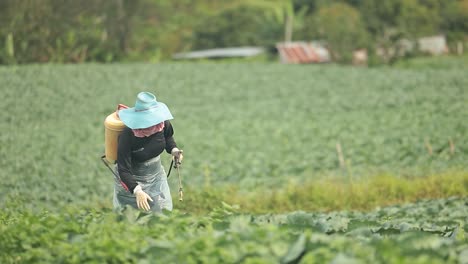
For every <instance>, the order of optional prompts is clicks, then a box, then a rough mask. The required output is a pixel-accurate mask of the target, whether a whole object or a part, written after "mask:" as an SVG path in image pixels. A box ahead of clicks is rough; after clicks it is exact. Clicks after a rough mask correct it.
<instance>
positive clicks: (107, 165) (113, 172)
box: [101, 155, 120, 179]
mask: <svg viewBox="0 0 468 264" xmlns="http://www.w3.org/2000/svg"><path fill="white" fill-rule="evenodd" d="M101 160H102V162H103V163H104V165H106V167H107V168H108V169H109V170H110V171H111V172H112V174H114V175H115V177H117V179H120V177H119V175H117V174H116V173H115V171H114V170H113V169H112V168H111V167H110V165H109V163H108V162H107V161H106V155H103V156H102V157H101Z"/></svg>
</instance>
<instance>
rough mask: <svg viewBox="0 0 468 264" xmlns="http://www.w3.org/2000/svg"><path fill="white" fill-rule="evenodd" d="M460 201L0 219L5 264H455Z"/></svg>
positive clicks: (84, 212)
mask: <svg viewBox="0 0 468 264" xmlns="http://www.w3.org/2000/svg"><path fill="white" fill-rule="evenodd" d="M467 202H468V200H467V199H466V198H465V199H456V198H451V199H445V200H433V201H422V202H420V203H416V204H407V205H403V206H393V207H387V208H382V209H376V210H374V211H371V212H368V213H363V212H354V211H350V212H346V211H342V212H330V213H319V212H317V213H306V212H300V211H299V212H294V213H289V214H283V215H271V214H269V215H245V214H239V213H238V212H236V209H235V208H233V207H232V206H230V205H227V204H224V205H222V206H221V207H218V208H217V209H215V210H213V212H212V213H210V214H207V215H205V216H202V217H194V216H190V215H187V214H183V213H181V212H178V211H175V212H172V213H168V212H167V213H165V214H145V213H141V212H138V211H135V210H133V209H131V208H126V209H125V210H123V211H121V212H119V213H118V214H115V213H112V212H108V211H101V212H99V211H95V210H89V209H85V208H70V209H68V210H64V211H62V212H61V213H50V212H47V211H44V212H42V213H38V214H34V213H31V212H29V211H16V212H14V213H11V212H8V211H4V210H2V212H0V231H1V233H2V236H0V247H1V248H2V251H1V252H0V261H1V262H2V263H38V262H49V263H50V262H61V263H62V262H64V263H84V262H91V263H102V262H111V263H152V262H154V260H155V259H157V260H158V262H165V263H218V262H225V263H324V262H345V263H350V262H369V263H427V262H428V261H429V260H430V262H431V263H458V261H460V260H461V259H462V258H463V256H464V255H465V254H466V251H467V250H468V243H467V242H468V241H467V239H466V235H467V234H466V230H467V228H468V226H467V224H466V215H467V214H468V211H467V207H466V203H467Z"/></svg>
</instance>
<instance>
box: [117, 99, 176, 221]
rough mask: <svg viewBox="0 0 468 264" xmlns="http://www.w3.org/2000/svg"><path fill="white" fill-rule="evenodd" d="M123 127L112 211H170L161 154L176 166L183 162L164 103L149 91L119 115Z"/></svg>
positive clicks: (169, 115)
mask: <svg viewBox="0 0 468 264" xmlns="http://www.w3.org/2000/svg"><path fill="white" fill-rule="evenodd" d="M118 115H119V118H120V120H122V122H123V123H124V124H125V126H126V127H125V128H124V130H123V131H122V133H121V134H120V136H119V141H118V149H117V171H118V174H119V176H120V182H118V181H116V183H115V185H114V199H113V200H114V201H113V203H114V208H116V209H117V208H121V207H122V206H124V205H131V206H133V207H134V208H140V209H143V210H145V211H149V210H151V211H155V212H161V210H162V209H166V210H172V197H171V192H170V190H169V185H168V184H167V176H166V172H165V171H164V168H163V166H162V165H161V157H160V154H161V153H162V152H163V151H164V150H166V151H167V153H170V154H172V156H173V159H174V161H175V162H176V164H180V163H181V162H182V159H183V155H182V150H179V149H178V148H177V145H176V142H175V140H174V137H173V134H174V130H173V128H172V125H171V122H170V121H169V120H170V119H173V117H172V114H171V112H170V111H169V109H168V108H167V106H166V105H165V104H164V103H161V102H158V101H157V100H156V96H154V95H153V94H152V93H149V92H141V93H139V94H138V96H137V99H136V103H135V107H132V108H128V109H121V110H119V112H118Z"/></svg>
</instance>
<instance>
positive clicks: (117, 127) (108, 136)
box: [104, 105, 127, 164]
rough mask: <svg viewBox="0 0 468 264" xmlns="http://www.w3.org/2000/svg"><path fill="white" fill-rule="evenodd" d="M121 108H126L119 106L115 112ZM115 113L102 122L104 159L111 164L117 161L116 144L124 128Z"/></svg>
mask: <svg viewBox="0 0 468 264" xmlns="http://www.w3.org/2000/svg"><path fill="white" fill-rule="evenodd" d="M122 108H127V107H126V106H124V105H119V108H118V109H117V111H118V110H119V109H122ZM117 111H115V112H114V113H112V114H110V115H108V116H107V117H106V120H105V121H104V127H105V136H104V138H105V144H106V148H105V154H106V159H107V160H108V161H109V162H110V163H112V164H113V163H115V162H116V160H117V144H118V140H119V135H120V133H121V132H122V131H123V130H124V128H125V125H124V123H123V122H122V121H121V120H120V118H119V116H118V115H117Z"/></svg>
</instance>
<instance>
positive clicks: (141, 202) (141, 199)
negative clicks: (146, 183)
mask: <svg viewBox="0 0 468 264" xmlns="http://www.w3.org/2000/svg"><path fill="white" fill-rule="evenodd" d="M133 193H134V194H135V197H136V202H137V206H138V208H140V209H143V210H145V211H149V210H150V205H149V204H148V200H150V201H153V199H151V197H150V196H149V195H148V194H147V193H145V192H144V191H143V190H142V189H141V186H140V185H138V186H137V187H135V189H134V190H133Z"/></svg>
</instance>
